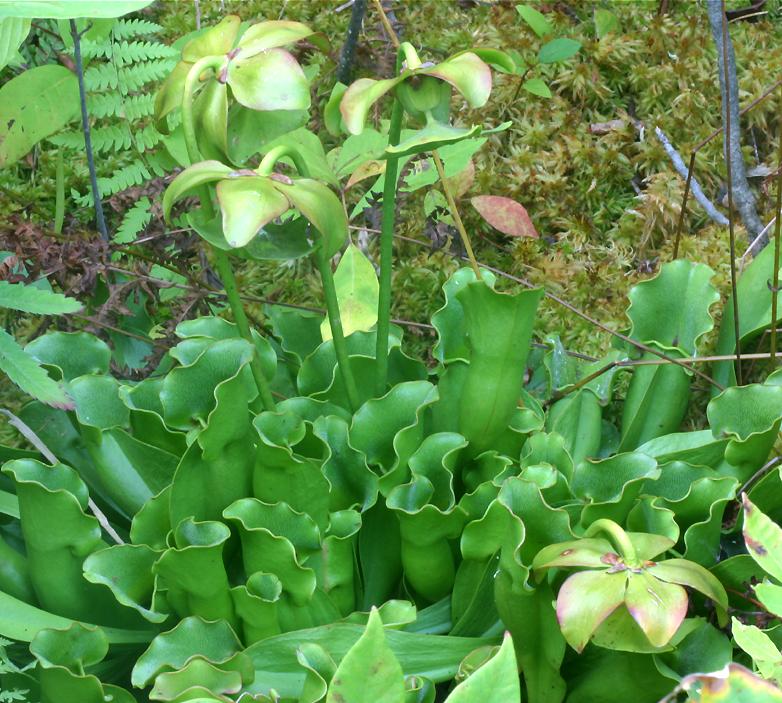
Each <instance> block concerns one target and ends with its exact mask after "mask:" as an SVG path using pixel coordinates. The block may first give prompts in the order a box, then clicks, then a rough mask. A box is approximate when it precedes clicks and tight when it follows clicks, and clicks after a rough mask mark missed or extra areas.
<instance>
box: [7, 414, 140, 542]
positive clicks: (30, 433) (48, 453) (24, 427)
mask: <svg viewBox="0 0 782 703" xmlns="http://www.w3.org/2000/svg"><path fill="white" fill-rule="evenodd" d="M0 414H2V415H5V416H6V418H8V422H9V424H10V425H12V426H13V427H15V428H16V429H17V430H19V432H21V433H22V435H23V436H24V438H25V439H26V440H27V441H28V442H29V443H30V444H32V445H33V446H34V447H35V448H36V449H37V450H38V451H39V452H40V453H41V455H42V456H43V457H44V459H46V461H48V462H49V463H50V464H51V465H52V466H56V465H57V464H59V463H60V462H59V461H58V460H57V457H56V456H55V455H54V452H52V450H51V449H49V447H47V446H46V444H44V441H43V440H42V439H41V438H40V437H39V436H38V435H37V434H36V433H35V431H34V430H33V428H32V427H30V425H28V424H27V423H26V422H25V421H24V420H22V418H20V417H17V416H16V415H14V414H13V413H12V412H11V411H9V410H5V409H3V408H0ZM87 506H88V507H89V509H90V512H91V513H92V514H93V515H94V516H95V519H96V520H97V521H98V523H100V526H101V527H102V528H103V529H104V530H105V531H106V534H107V535H109V537H111V538H112V539H113V540H114V541H115V542H116V543H117V544H125V541H124V540H123V539H122V537H120V536H119V535H118V534H117V531H116V530H115V529H114V528H113V527H112V526H111V523H110V522H109V519H108V518H107V517H106V515H105V514H104V512H103V511H102V510H101V509H100V508H99V507H98V506H97V505H95V502H94V501H93V500H92V498H88V499H87Z"/></svg>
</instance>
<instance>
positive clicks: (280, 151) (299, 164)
mask: <svg viewBox="0 0 782 703" xmlns="http://www.w3.org/2000/svg"><path fill="white" fill-rule="evenodd" d="M285 156H287V157H289V158H290V160H291V161H293V165H294V166H295V167H296V170H297V171H298V172H299V175H300V176H304V178H309V177H310V170H309V167H308V166H307V162H306V161H304V159H303V158H302V156H301V154H300V153H299V152H298V151H296V150H295V149H293V148H292V147H290V146H288V145H285V144H281V145H280V146H276V147H274V148H273V149H272V150H271V151H269V152H268V153H267V154H266V155H265V156H264V157H263V159H261V163H260V164H259V166H258V168H256V169H255V172H256V173H257V174H258V175H259V176H269V175H271V173H272V171H274V167H275V165H276V164H277V162H278V161H279V160H280V159H282V158H284V157H285Z"/></svg>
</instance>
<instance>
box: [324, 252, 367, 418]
mask: <svg viewBox="0 0 782 703" xmlns="http://www.w3.org/2000/svg"><path fill="white" fill-rule="evenodd" d="M315 261H316V262H317V265H318V272H319V273H320V278H321V281H322V283H323V295H324V296H325V298H326V311H327V312H328V315H329V327H331V337H332V340H333V341H334V352H335V353H336V355H337V365H338V366H339V372H340V373H341V374H342V381H343V382H344V383H345V391H346V392H347V394H348V403H350V409H351V410H352V411H353V412H355V411H356V410H358V406H359V405H360V403H359V400H358V388H357V387H356V379H355V378H354V377H353V369H351V368H350V359H349V358H348V346H347V344H346V343H345V334H344V332H343V331H342V320H341V318H340V315H339V302H338V300H337V288H336V286H335V285H334V274H333V273H332V271H331V264H330V263H329V260H328V258H327V257H326V253H325V251H324V250H323V246H322V245H321V246H319V247H318V248H317V250H316V251H315Z"/></svg>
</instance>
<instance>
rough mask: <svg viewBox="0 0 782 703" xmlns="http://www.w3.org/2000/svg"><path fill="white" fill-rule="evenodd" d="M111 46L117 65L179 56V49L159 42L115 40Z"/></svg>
mask: <svg viewBox="0 0 782 703" xmlns="http://www.w3.org/2000/svg"><path fill="white" fill-rule="evenodd" d="M112 48H113V51H112V59H113V60H114V62H115V63H116V64H117V66H127V65H129V64H136V63H140V62H141V61H151V60H153V59H175V58H177V57H178V56H179V51H177V50H176V49H172V48H171V47H170V46H167V45H166V44H161V43H160V42H149V41H134V42H127V41H123V42H115V43H114V44H113V45H112Z"/></svg>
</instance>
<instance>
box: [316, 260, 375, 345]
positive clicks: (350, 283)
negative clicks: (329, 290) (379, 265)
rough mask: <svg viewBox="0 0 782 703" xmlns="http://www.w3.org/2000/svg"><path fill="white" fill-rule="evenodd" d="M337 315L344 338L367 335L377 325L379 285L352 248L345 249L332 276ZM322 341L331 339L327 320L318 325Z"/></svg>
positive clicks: (370, 265) (369, 265) (372, 268)
mask: <svg viewBox="0 0 782 703" xmlns="http://www.w3.org/2000/svg"><path fill="white" fill-rule="evenodd" d="M334 284H335V286H336V288H337V300H338V301H339V314H340V317H341V319H342V329H343V331H344V333H345V336H346V337H347V336H348V335H350V334H352V333H353V332H356V331H358V330H363V331H369V330H370V329H371V328H372V327H373V325H374V324H375V323H376V322H377V298H378V294H379V284H378V282H377V274H376V273H375V267H374V266H372V263H371V262H370V261H369V259H367V257H366V256H365V255H364V253H363V252H362V251H361V250H360V249H359V248H358V247H357V246H355V245H354V244H350V245H348V248H347V249H346V250H345V253H344V254H343V255H342V258H341V259H340V260H339V265H338V266H337V270H336V272H335V274H334ZM320 333H321V335H322V336H323V339H324V340H326V339H331V327H330V326H329V320H328V317H327V318H326V319H325V320H324V321H323V322H322V323H321V326H320Z"/></svg>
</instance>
